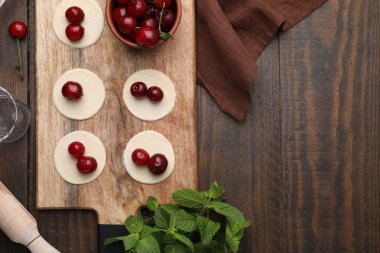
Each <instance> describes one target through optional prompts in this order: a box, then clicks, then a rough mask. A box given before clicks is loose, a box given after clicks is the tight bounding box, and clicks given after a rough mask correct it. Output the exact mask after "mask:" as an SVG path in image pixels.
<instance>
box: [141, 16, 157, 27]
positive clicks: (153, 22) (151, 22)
mask: <svg viewBox="0 0 380 253" xmlns="http://www.w3.org/2000/svg"><path fill="white" fill-rule="evenodd" d="M140 26H141V27H148V28H150V29H153V30H157V29H158V20H157V19H156V18H144V19H143V21H141V23H140Z"/></svg>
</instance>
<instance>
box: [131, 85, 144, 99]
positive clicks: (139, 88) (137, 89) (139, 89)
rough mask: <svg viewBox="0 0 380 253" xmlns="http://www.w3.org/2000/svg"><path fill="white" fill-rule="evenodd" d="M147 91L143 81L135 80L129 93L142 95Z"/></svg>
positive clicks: (135, 95) (136, 95) (137, 95)
mask: <svg viewBox="0 0 380 253" xmlns="http://www.w3.org/2000/svg"><path fill="white" fill-rule="evenodd" d="M147 92H148V88H147V87H146V84H145V83H143V82H136V83H134V84H132V86H131V94H132V96H134V97H143V96H145V95H146V93H147Z"/></svg>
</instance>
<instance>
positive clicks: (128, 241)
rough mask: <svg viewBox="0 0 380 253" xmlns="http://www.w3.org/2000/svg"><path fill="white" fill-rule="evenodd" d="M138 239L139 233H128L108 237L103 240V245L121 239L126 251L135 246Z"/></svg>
mask: <svg viewBox="0 0 380 253" xmlns="http://www.w3.org/2000/svg"><path fill="white" fill-rule="evenodd" d="M138 240H139V234H135V233H134V234H130V235H128V236H123V237H115V238H109V239H107V240H106V241H105V243H104V245H110V244H111V243H114V242H118V241H122V242H123V245H124V249H125V251H128V250H130V249H132V248H133V247H135V245H136V243H137V241H138Z"/></svg>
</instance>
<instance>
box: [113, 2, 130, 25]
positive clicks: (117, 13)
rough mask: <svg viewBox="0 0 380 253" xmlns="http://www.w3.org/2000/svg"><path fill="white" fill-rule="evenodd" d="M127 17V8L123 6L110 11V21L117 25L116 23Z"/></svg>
mask: <svg viewBox="0 0 380 253" xmlns="http://www.w3.org/2000/svg"><path fill="white" fill-rule="evenodd" d="M125 15H127V8H126V7H123V6H118V7H116V8H115V9H114V10H113V11H112V20H113V22H115V23H117V21H118V20H119V19H120V18H121V17H124V16H125Z"/></svg>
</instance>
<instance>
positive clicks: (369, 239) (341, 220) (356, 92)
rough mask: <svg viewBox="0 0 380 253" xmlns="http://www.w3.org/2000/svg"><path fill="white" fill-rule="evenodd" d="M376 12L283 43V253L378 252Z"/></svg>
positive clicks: (319, 15) (311, 25) (341, 15)
mask: <svg viewBox="0 0 380 253" xmlns="http://www.w3.org/2000/svg"><path fill="white" fill-rule="evenodd" d="M379 17H380V3H379V1H377V0H365V1H354V0H341V1H338V0H332V1H329V2H328V3H327V4H326V5H325V6H323V7H322V8H321V9H320V10H318V11H317V12H316V13H315V14H314V15H312V16H311V17H310V18H308V19H306V20H305V21H304V22H302V23H301V24H300V25H298V26H296V27H295V28H294V29H292V30H290V31H289V32H288V33H287V34H284V35H283V36H281V38H280V60H281V62H280V63H281V101H282V105H283V108H282V133H283V134H282V142H283V144H282V145H283V185H284V187H283V189H284V191H283V206H284V252H309V253H312V252H320V253H322V252H345V253H348V252H380V240H379V238H380V234H379V233H380V195H379V194H380V183H379V182H380V166H379V165H380V154H379V152H380V122H379V120H380V99H379V98H380V86H379V81H378V80H379V79H380V68H379V66H380V65H379V64H380V52H379V42H380V32H379V31H380V23H379Z"/></svg>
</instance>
